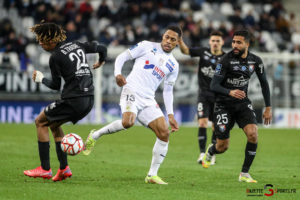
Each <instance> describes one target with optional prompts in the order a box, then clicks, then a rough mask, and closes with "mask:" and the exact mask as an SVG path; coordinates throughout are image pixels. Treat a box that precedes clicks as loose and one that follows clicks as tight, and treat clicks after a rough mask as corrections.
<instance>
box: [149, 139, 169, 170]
mask: <svg viewBox="0 0 300 200" xmlns="http://www.w3.org/2000/svg"><path fill="white" fill-rule="evenodd" d="M168 144H169V142H164V141H162V140H160V139H158V138H156V142H155V144H154V147H153V151H152V162H151V166H150V170H149V172H148V176H156V175H157V171H158V169H159V167H160V164H161V163H162V162H163V161H164V159H165V157H166V155H167V152H168Z"/></svg>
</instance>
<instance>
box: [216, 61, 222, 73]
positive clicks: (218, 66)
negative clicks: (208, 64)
mask: <svg viewBox="0 0 300 200" xmlns="http://www.w3.org/2000/svg"><path fill="white" fill-rule="evenodd" d="M221 69H222V64H220V63H219V64H217V66H216V69H215V74H221Z"/></svg>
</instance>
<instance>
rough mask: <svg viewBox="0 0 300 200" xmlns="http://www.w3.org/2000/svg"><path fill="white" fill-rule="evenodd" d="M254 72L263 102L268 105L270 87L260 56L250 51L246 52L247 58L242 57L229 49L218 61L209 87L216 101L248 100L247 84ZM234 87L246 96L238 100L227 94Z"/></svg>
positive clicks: (233, 101)
mask: <svg viewBox="0 0 300 200" xmlns="http://www.w3.org/2000/svg"><path fill="white" fill-rule="evenodd" d="M254 72H255V73H256V75H257V77H258V79H259V81H260V84H261V87H262V92H263V96H264V100H265V104H266V106H270V89H269V84H268V81H267V79H266V74H265V69H264V65H263V62H262V60H261V58H260V57H258V56H256V55H254V54H252V53H250V52H248V55H247V58H245V59H243V58H241V57H237V56H235V55H234V53H233V51H231V52H229V53H227V54H225V55H224V56H223V57H222V59H221V60H220V61H219V62H218V64H217V66H216V69H215V75H214V77H213V80H212V84H211V89H212V90H213V91H215V92H216V102H222V103H235V102H238V103H239V102H240V103H241V102H244V101H247V100H249V99H248V95H247V92H248V84H249V80H250V77H251V75H252V74H253V73H254ZM234 89H239V90H243V91H244V92H245V93H246V98H244V99H242V100H240V99H237V98H234V97H231V96H229V91H230V90H234Z"/></svg>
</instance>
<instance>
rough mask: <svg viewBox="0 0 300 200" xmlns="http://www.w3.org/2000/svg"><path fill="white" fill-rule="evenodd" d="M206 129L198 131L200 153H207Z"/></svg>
mask: <svg viewBox="0 0 300 200" xmlns="http://www.w3.org/2000/svg"><path fill="white" fill-rule="evenodd" d="M206 137H207V136H206V128H199V129H198V143H199V148H200V152H201V153H204V152H205V146H206Z"/></svg>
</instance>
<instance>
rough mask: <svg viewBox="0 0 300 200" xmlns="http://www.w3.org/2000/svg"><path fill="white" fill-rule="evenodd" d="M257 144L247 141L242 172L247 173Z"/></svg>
mask: <svg viewBox="0 0 300 200" xmlns="http://www.w3.org/2000/svg"><path fill="white" fill-rule="evenodd" d="M256 148H257V144H254V143H250V142H247V145H246V149H245V160H244V164H243V168H242V172H244V173H248V171H249V169H250V166H251V164H252V162H253V160H254V158H255V155H256Z"/></svg>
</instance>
